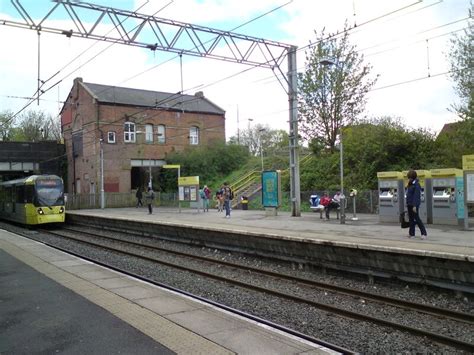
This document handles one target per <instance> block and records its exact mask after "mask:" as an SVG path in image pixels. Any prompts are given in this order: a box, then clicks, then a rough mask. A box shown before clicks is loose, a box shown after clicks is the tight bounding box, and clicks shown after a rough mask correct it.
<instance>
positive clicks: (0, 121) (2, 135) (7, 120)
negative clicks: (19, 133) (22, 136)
mask: <svg viewBox="0 0 474 355" xmlns="http://www.w3.org/2000/svg"><path fill="white" fill-rule="evenodd" d="M14 134H15V119H14V118H13V113H12V112H10V111H3V112H0V141H5V142H6V141H11V140H12V139H13V136H14Z"/></svg>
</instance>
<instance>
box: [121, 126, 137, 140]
mask: <svg viewBox="0 0 474 355" xmlns="http://www.w3.org/2000/svg"><path fill="white" fill-rule="evenodd" d="M136 138H137V130H136V129H135V123H133V122H125V123H124V125H123V141H124V142H125V143H135V142H136Z"/></svg>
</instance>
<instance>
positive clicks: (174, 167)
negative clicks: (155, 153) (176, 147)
mask: <svg viewBox="0 0 474 355" xmlns="http://www.w3.org/2000/svg"><path fill="white" fill-rule="evenodd" d="M180 166H181V165H169V164H166V165H162V166H161V167H162V168H165V169H179V168H180Z"/></svg>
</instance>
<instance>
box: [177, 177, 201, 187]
mask: <svg viewBox="0 0 474 355" xmlns="http://www.w3.org/2000/svg"><path fill="white" fill-rule="evenodd" d="M178 185H179V186H190V185H198V186H199V176H181V177H180V178H179V179H178Z"/></svg>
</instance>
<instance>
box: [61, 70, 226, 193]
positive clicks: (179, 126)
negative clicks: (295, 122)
mask: <svg viewBox="0 0 474 355" xmlns="http://www.w3.org/2000/svg"><path fill="white" fill-rule="evenodd" d="M61 127H62V131H63V136H64V142H65V146H66V154H67V161H68V186H67V191H68V192H69V193H74V194H94V193H99V190H100V147H101V144H102V148H103V163H104V190H105V192H130V191H131V189H135V188H137V187H138V186H146V183H147V182H148V181H149V178H150V175H149V173H150V171H151V172H152V176H154V175H155V174H156V173H157V171H158V168H159V167H160V166H161V165H163V164H166V155H167V154H168V153H170V152H173V151H183V150H184V149H185V148H187V147H189V146H191V147H192V146H200V145H211V144H212V143H213V142H216V141H219V142H225V111H224V110H222V109H221V108H220V107H218V106H217V105H215V104H214V103H212V102H211V101H209V100H208V99H206V98H205V97H204V96H203V94H202V92H198V93H196V94H195V95H181V94H179V93H177V94H173V93H164V92H156V91H147V90H139V89H130V88H123V87H115V86H108V85H100V84H91V83H85V82H83V81H82V79H81V78H76V79H75V80H74V84H73V87H72V89H71V91H70V93H69V95H68V97H67V100H66V102H65V103H64V106H63V108H62V110H61ZM101 142H102V143H101ZM155 183H156V182H155V181H154V184H155Z"/></svg>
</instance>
